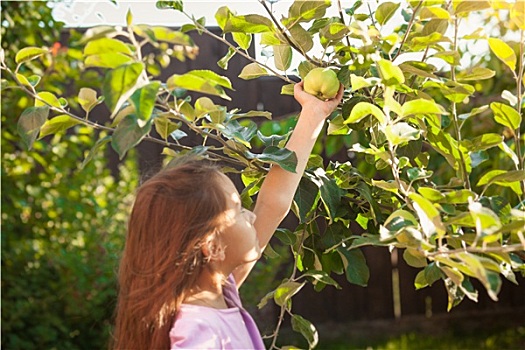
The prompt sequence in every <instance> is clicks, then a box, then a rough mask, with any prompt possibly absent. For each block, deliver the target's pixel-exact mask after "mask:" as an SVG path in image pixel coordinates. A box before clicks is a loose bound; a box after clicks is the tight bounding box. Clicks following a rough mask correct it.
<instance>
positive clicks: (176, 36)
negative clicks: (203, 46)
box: [150, 26, 194, 46]
mask: <svg viewBox="0 0 525 350" xmlns="http://www.w3.org/2000/svg"><path fill="white" fill-rule="evenodd" d="M150 29H151V32H152V33H153V36H154V38H155V40H157V41H165V42H167V43H170V44H175V45H182V46H194V43H193V39H192V38H191V37H190V36H189V35H188V34H185V33H182V32H180V31H175V30H171V29H169V28H166V27H160V26H155V27H151V28H150Z"/></svg>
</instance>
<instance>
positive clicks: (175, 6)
mask: <svg viewBox="0 0 525 350" xmlns="http://www.w3.org/2000/svg"><path fill="white" fill-rule="evenodd" d="M156 6H157V8H158V9H161V10H165V9H172V10H176V11H181V12H182V11H183V10H184V7H183V1H182V0H166V1H163V0H159V1H157V3H156Z"/></svg>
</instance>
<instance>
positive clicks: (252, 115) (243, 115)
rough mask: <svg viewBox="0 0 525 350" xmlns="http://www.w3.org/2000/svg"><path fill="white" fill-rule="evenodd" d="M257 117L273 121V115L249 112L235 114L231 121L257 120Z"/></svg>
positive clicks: (262, 112) (265, 112) (264, 112)
mask: <svg viewBox="0 0 525 350" xmlns="http://www.w3.org/2000/svg"><path fill="white" fill-rule="evenodd" d="M256 117H263V118H266V119H270V120H271V119H272V113H271V112H267V111H248V112H246V113H235V114H233V115H232V117H231V119H232V120H235V119H239V118H256Z"/></svg>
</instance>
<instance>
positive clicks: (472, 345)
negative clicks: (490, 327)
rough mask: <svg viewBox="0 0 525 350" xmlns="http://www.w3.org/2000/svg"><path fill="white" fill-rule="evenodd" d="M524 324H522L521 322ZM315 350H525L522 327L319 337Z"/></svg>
mask: <svg viewBox="0 0 525 350" xmlns="http://www.w3.org/2000/svg"><path fill="white" fill-rule="evenodd" d="M524 323H525V321H524ZM317 349H330V350H350V349H366V350H425V349H428V350H434V349H443V350H444V349H446V350H460V349H461V350H470V349H472V350H481V349H493V350H511V349H512V350H514V349H516V350H525V325H524V326H522V327H515V328H510V329H504V330H499V331H494V332H487V331H485V332H479V333H469V334H452V333H450V332H449V333H446V334H444V335H441V336H433V335H428V334H420V333H406V334H402V335H400V336H396V337H392V338H382V339H380V338H376V339H345V340H342V339H337V340H330V341H323V339H322V335H321V339H320V341H319V345H318V346H317Z"/></svg>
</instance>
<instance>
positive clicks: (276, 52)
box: [273, 45, 292, 71]
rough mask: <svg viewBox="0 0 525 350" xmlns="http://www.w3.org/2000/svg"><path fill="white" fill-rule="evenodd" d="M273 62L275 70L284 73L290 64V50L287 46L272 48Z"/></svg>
mask: <svg viewBox="0 0 525 350" xmlns="http://www.w3.org/2000/svg"><path fill="white" fill-rule="evenodd" d="M273 60H274V63H275V68H277V69H279V70H282V71H285V70H287V69H288V68H290V65H291V63H292V48H291V47H290V46H289V45H275V46H273Z"/></svg>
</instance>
